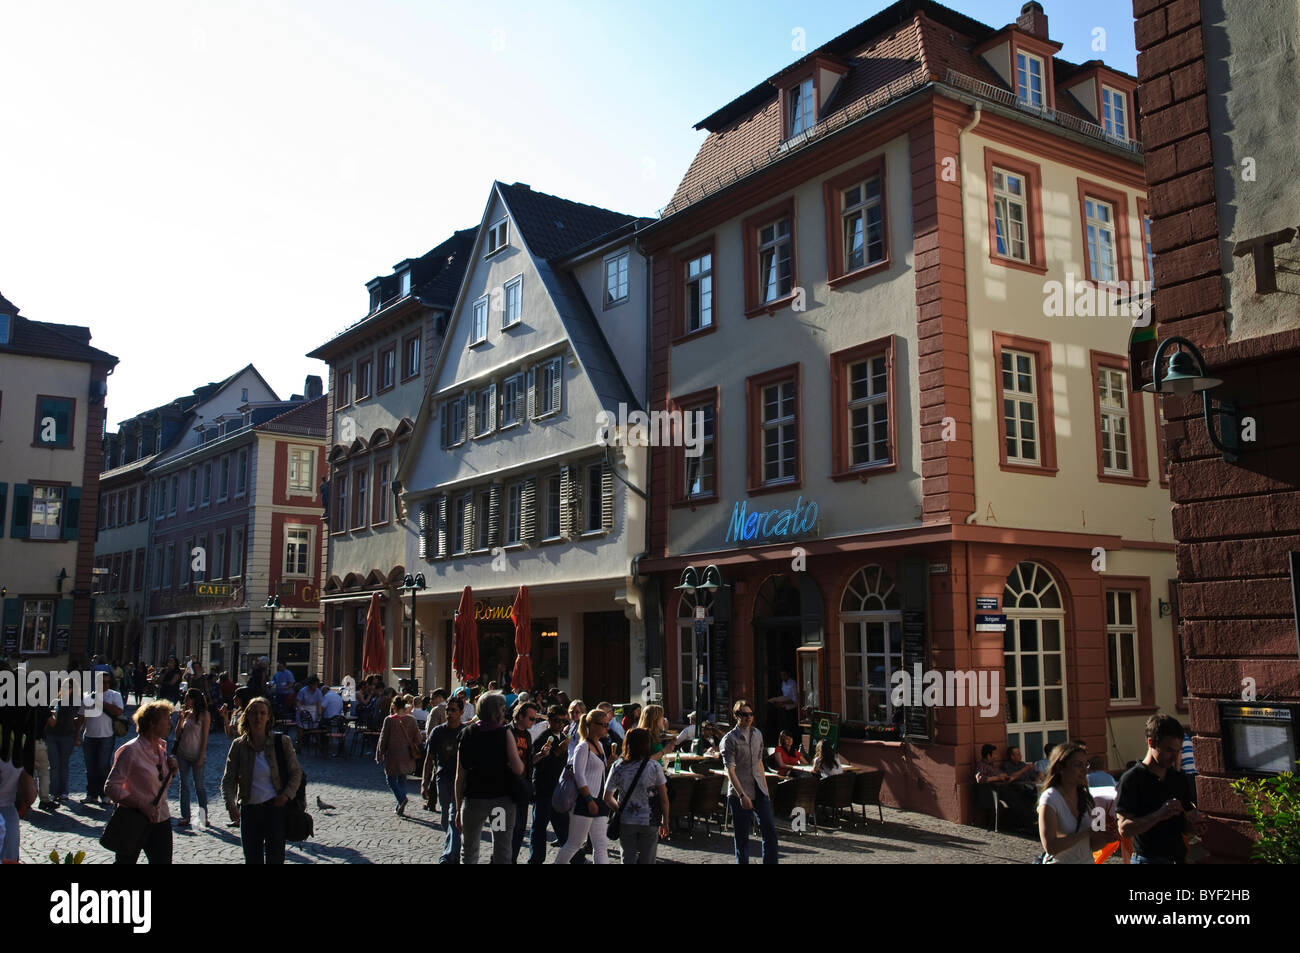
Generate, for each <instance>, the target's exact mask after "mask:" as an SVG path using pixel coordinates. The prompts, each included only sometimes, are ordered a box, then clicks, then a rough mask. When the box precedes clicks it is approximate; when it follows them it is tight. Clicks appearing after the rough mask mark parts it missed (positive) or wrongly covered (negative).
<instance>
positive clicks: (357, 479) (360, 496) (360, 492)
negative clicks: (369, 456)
mask: <svg viewBox="0 0 1300 953" xmlns="http://www.w3.org/2000/svg"><path fill="white" fill-rule="evenodd" d="M368 475H369V474H367V473H366V471H365V469H360V470H354V471H353V472H352V497H353V502H352V528H353V529H360V528H361V527H363V526H365V525H366V513H367V510H366V489H367V487H366V484H367V477H368Z"/></svg>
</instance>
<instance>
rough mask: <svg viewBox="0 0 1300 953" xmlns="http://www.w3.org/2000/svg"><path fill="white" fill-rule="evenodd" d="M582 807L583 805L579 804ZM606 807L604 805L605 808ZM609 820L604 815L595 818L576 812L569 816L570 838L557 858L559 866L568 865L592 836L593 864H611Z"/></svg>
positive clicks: (566, 840)
mask: <svg viewBox="0 0 1300 953" xmlns="http://www.w3.org/2000/svg"><path fill="white" fill-rule="evenodd" d="M579 806H581V804H579ZM603 806H604V805H602V807H603ZM608 823H609V818H608V817H607V816H606V815H605V814H604V813H602V814H600V815H597V816H595V817H593V816H592V815H590V814H579V813H578V812H577V811H574V812H573V813H572V814H570V815H569V836H568V837H566V838H565V839H564V846H563V847H561V848H560V852H559V854H557V855H556V857H555V862H556V863H557V864H567V863H569V861H571V860H573V857H574V855H575V854H577V853H578V851H580V850H582V846H583V845H584V844H585V843H587V836H588V835H589V834H590V835H591V862H592V863H593V864H608V863H609V840H608V838H606V836H605V825H606V824H608Z"/></svg>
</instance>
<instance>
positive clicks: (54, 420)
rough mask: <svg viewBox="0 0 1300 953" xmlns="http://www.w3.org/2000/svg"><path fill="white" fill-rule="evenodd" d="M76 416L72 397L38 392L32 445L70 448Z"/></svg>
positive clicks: (75, 406) (61, 448)
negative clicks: (49, 395) (51, 395)
mask: <svg viewBox="0 0 1300 953" xmlns="http://www.w3.org/2000/svg"><path fill="white" fill-rule="evenodd" d="M76 417H77V402H76V400H74V399H73V398H71V397H47V396H45V395H44V394H38V395H37V396H36V427H35V431H34V435H33V436H32V446H34V447H47V448H54V449H58V450H71V449H72V433H73V426H74V425H75V423H76Z"/></svg>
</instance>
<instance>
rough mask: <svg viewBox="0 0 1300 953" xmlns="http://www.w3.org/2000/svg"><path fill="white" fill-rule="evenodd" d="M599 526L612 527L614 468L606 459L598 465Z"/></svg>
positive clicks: (605, 528) (608, 528) (607, 528)
mask: <svg viewBox="0 0 1300 953" xmlns="http://www.w3.org/2000/svg"><path fill="white" fill-rule="evenodd" d="M600 528H601V529H603V530H605V531H606V532H609V531H610V530H612V529H613V528H614V468H613V467H612V466H610V463H609V461H608V460H606V461H605V462H604V463H602V464H601V465H600Z"/></svg>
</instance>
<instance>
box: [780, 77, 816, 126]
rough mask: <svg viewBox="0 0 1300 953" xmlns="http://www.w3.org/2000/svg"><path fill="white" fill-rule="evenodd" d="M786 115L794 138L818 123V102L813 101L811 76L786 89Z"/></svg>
mask: <svg viewBox="0 0 1300 953" xmlns="http://www.w3.org/2000/svg"><path fill="white" fill-rule="evenodd" d="M785 104H786V107H785V108H786V117H787V120H788V123H789V126H790V135H789V136H788V137H787V138H790V139H793V138H794V137H795V136H797V135H799V133H801V132H804V131H805V130H807V129H811V128H812V127H813V126H814V125H816V123H817V113H816V104H815V103H814V102H813V81H812V77H811V76H809V77H808V78H807V79H805V80H803V81H802V82H801V83H800V84H799V85H798V86H791V87H790V88H789V89H787V90H786V91H785Z"/></svg>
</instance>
